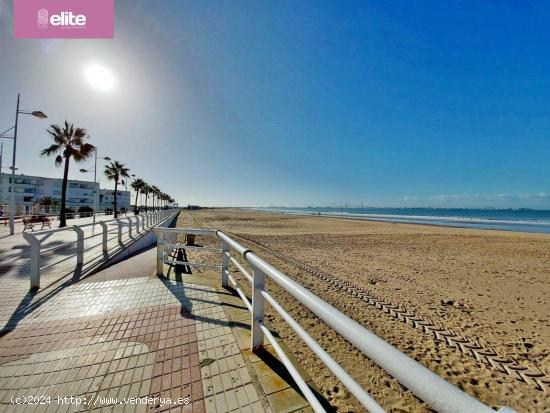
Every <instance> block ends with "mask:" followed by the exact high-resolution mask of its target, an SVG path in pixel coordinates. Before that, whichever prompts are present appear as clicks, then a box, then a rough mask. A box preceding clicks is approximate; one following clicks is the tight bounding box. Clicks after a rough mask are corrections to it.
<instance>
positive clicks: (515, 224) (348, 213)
mask: <svg viewBox="0 0 550 413" xmlns="http://www.w3.org/2000/svg"><path fill="white" fill-rule="evenodd" d="M250 209H254V210H258V211H266V212H281V213H289V214H308V215H309V214H311V215H313V214H316V215H320V216H327V217H347V218H355V219H364V220H370V221H383V222H401V223H409V224H424V225H437V226H446V227H456V228H476V229H492V230H503V231H518V232H530V233H543V234H550V210H539V209H529V208H517V209H516V208H503V209H499V208H428V207H422V208H378V207H363V208H337V207H306V208H300V207H257V208H250Z"/></svg>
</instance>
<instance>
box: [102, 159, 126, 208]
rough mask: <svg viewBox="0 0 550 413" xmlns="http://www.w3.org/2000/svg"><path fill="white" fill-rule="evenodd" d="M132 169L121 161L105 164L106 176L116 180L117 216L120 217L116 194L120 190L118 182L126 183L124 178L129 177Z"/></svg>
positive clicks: (110, 179)
mask: <svg viewBox="0 0 550 413" xmlns="http://www.w3.org/2000/svg"><path fill="white" fill-rule="evenodd" d="M129 172H130V169H129V168H127V167H126V166H125V165H124V164H123V163H120V162H119V161H112V162H111V163H110V164H109V165H105V176H106V177H107V179H108V180H109V181H115V202H114V204H115V218H117V217H118V210H117V206H116V196H117V191H118V184H119V183H120V184H122V185H124V181H123V180H122V178H129V177H130V175H128V173H129Z"/></svg>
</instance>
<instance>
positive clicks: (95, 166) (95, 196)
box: [80, 149, 111, 224]
mask: <svg viewBox="0 0 550 413" xmlns="http://www.w3.org/2000/svg"><path fill="white" fill-rule="evenodd" d="M94 153H95V160H94V169H93V171H90V170H89V169H81V170H80V172H82V173H87V172H93V173H94V183H96V184H97V191H95V190H94V215H93V216H94V219H93V222H94V224H95V212H96V210H97V198H98V195H99V183H98V182H97V159H98V158H97V149H96V150H95V151H94ZM99 159H103V160H104V161H110V160H111V158H109V157H108V156H104V157H103V158H99Z"/></svg>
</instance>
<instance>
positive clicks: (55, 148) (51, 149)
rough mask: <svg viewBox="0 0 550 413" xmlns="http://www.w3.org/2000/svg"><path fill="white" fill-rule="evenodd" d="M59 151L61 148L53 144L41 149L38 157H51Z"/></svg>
mask: <svg viewBox="0 0 550 413" xmlns="http://www.w3.org/2000/svg"><path fill="white" fill-rule="evenodd" d="M60 149H61V146H59V145H57V144H55V143H54V144H52V145H50V146H49V147H48V148H46V149H42V151H40V155H42V156H51V155H53V154H55V153H57V152H59V150H60Z"/></svg>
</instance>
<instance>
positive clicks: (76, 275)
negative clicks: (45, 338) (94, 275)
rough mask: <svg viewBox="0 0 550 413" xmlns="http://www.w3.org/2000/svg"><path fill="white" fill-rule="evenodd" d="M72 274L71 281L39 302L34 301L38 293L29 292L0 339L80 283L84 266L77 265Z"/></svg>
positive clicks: (0, 335)
mask: <svg viewBox="0 0 550 413" xmlns="http://www.w3.org/2000/svg"><path fill="white" fill-rule="evenodd" d="M71 272H72V274H73V276H72V277H71V278H70V279H67V280H65V281H64V282H63V283H61V284H59V285H58V286H57V287H55V288H54V289H52V290H50V291H48V292H47V293H46V294H44V295H41V296H40V298H38V299H37V300H34V298H35V297H36V296H37V295H38V291H37V290H30V291H28V292H27V293H26V294H25V296H24V297H23V299H22V300H21V301H20V302H19V304H18V305H17V307H16V309H15V310H14V312H13V313H12V315H11V316H10V318H9V319H8V320H7V321H6V323H5V324H4V327H3V328H2V329H1V330H0V338H2V337H4V336H5V335H6V334H8V333H9V332H11V331H13V330H14V329H15V328H16V327H17V325H19V323H20V322H21V321H22V320H24V319H25V318H26V317H28V316H29V315H30V314H31V313H32V312H33V311H35V310H36V309H38V308H40V307H41V306H43V305H44V304H46V303H47V302H48V301H49V300H51V299H52V298H54V297H55V296H56V295H57V294H59V293H60V292H61V291H62V290H64V289H65V288H67V287H68V286H70V285H71V284H74V283H76V282H78V281H79V280H80V279H81V277H82V265H81V264H77V266H76V268H75V270H74V271H71ZM71 272H69V273H67V274H65V275H64V276H63V277H66V276H67V275H69V274H71Z"/></svg>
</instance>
